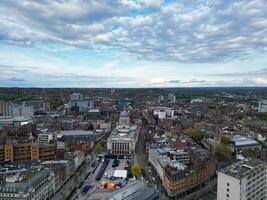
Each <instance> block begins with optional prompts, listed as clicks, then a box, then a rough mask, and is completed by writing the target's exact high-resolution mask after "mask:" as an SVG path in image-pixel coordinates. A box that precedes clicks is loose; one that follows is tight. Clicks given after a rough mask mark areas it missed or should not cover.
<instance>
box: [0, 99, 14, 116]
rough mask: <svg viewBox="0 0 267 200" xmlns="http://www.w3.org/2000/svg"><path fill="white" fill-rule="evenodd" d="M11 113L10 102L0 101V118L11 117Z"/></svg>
mask: <svg viewBox="0 0 267 200" xmlns="http://www.w3.org/2000/svg"><path fill="white" fill-rule="evenodd" d="M12 116H13V114H12V104H11V103H10V102H7V101H0V118H4V119H6V118H11V117H12Z"/></svg>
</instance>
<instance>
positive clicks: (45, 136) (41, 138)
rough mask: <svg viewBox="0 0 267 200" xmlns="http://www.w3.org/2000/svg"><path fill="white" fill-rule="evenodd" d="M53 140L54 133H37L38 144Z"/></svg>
mask: <svg viewBox="0 0 267 200" xmlns="http://www.w3.org/2000/svg"><path fill="white" fill-rule="evenodd" d="M54 140H55V134H54V133H39V134H38V143H39V144H49V143H50V142H52V141H54Z"/></svg>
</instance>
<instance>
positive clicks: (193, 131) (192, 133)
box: [185, 128, 204, 142]
mask: <svg viewBox="0 0 267 200" xmlns="http://www.w3.org/2000/svg"><path fill="white" fill-rule="evenodd" d="M185 134H186V135H187V136H189V137H190V138H192V139H193V140H194V141H196V142H200V141H201V140H202V139H203V138H204V134H203V133H202V132H201V130H200V129H197V128H188V129H187V130H185Z"/></svg>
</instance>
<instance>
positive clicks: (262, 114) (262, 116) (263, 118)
mask: <svg viewBox="0 0 267 200" xmlns="http://www.w3.org/2000/svg"><path fill="white" fill-rule="evenodd" d="M259 117H260V119H262V120H264V121H267V113H259Z"/></svg>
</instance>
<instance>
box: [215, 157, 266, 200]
mask: <svg viewBox="0 0 267 200" xmlns="http://www.w3.org/2000/svg"><path fill="white" fill-rule="evenodd" d="M217 185H218V186H217V195H218V196H217V199H218V200H256V199H257V200H265V199H267V194H266V187H267V167H266V163H265V162H263V161H261V160H258V159H249V160H247V159H246V160H242V161H239V162H237V163H235V164H233V165H230V166H228V167H226V168H224V169H222V170H220V171H219V173H218V184H217Z"/></svg>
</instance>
